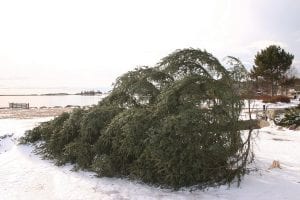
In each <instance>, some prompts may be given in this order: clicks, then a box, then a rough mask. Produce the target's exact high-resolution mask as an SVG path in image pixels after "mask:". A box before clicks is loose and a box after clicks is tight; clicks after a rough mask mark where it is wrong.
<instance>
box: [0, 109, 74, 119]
mask: <svg viewBox="0 0 300 200" xmlns="http://www.w3.org/2000/svg"><path fill="white" fill-rule="evenodd" d="M72 110H73V108H61V107H60V108H31V109H0V119H8V118H16V119H31V118H37V117H55V116H58V115H60V114H61V113H63V112H71V111H72Z"/></svg>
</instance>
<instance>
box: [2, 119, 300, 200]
mask: <svg viewBox="0 0 300 200" xmlns="http://www.w3.org/2000/svg"><path fill="white" fill-rule="evenodd" d="M50 119H52V117H46V118H45V117H43V118H41V117H40V118H32V119H11V118H8V119H0V136H3V135H7V134H9V135H10V134H13V135H12V136H9V137H5V138H3V139H0V193H1V197H0V199H3V200H14V199H28V200H29V199H47V200H48V199H70V200H75V199H77V200H79V199H143V200H144V199H204V200H206V199H207V200H213V199H228V200H231V199H246V200H247V199H249V200H250V199H251V200H252V199H256V200H261V199H272V200H277V199H278V200H279V199H296V198H297V197H298V196H299V195H300V190H299V188H300V131H292V130H288V129H286V128H280V127H277V126H275V125H274V124H272V123H271V125H270V126H268V127H265V128H262V129H260V130H259V132H258V133H257V134H254V135H255V136H254V137H255V138H254V140H253V141H254V143H253V145H254V146H253V147H254V153H255V161H254V163H252V164H251V165H250V168H251V169H256V170H254V171H252V172H251V173H250V174H248V175H245V176H244V177H243V179H242V182H241V185H240V187H237V185H236V184H232V185H231V187H230V188H228V186H227V185H224V186H221V187H218V188H208V189H207V190H205V191H202V190H193V191H190V190H191V188H183V189H181V190H179V191H172V190H169V189H161V188H157V187H153V186H149V185H146V184H143V183H138V182H136V181H129V180H126V179H118V178H97V177H95V176H94V175H95V174H94V173H91V172H83V171H79V172H74V171H72V166H71V165H67V166H62V167H58V166H55V165H54V164H53V162H52V161H49V160H42V159H41V157H40V156H38V155H35V154H34V153H33V151H34V148H33V147H32V146H26V145H18V144H17V143H18V142H17V139H18V138H20V137H21V136H22V135H23V134H24V132H25V131H26V130H28V129H31V128H33V127H34V126H37V125H38V124H39V123H41V122H43V121H48V120H50ZM274 160H279V162H280V165H281V169H277V168H275V169H269V167H270V165H271V164H272V162H273V161H274Z"/></svg>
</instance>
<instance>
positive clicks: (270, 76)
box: [251, 45, 294, 96]
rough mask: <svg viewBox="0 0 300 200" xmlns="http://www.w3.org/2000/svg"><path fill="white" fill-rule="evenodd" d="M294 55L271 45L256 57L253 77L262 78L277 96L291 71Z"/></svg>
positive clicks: (252, 71) (252, 72)
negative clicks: (281, 83)
mask: <svg viewBox="0 0 300 200" xmlns="http://www.w3.org/2000/svg"><path fill="white" fill-rule="evenodd" d="M293 59H294V55H292V54H290V53H288V52H286V51H285V50H284V49H282V48H281V47H279V46H275V45H271V46H269V47H267V48H266V49H263V50H261V51H260V52H258V53H257V54H256V56H255V59H254V62H255V65H256V66H254V67H253V69H252V70H251V75H252V77H255V78H257V77H262V78H263V79H264V80H265V81H266V82H267V83H268V84H269V85H270V87H271V94H272V96H274V94H276V92H277V89H278V86H279V84H280V82H281V81H282V79H283V78H284V77H285V74H286V73H287V71H288V70H289V69H290V67H291V65H292V62H293Z"/></svg>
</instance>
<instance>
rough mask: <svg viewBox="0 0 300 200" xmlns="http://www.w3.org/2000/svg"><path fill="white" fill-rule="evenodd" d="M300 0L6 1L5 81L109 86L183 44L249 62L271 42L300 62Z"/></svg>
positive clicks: (0, 46) (1, 27)
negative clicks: (136, 68)
mask: <svg viewBox="0 0 300 200" xmlns="http://www.w3.org/2000/svg"><path fill="white" fill-rule="evenodd" d="M299 10H300V1H298V0H181V1H179V0H147V1H146V0H106V1H104V0H103V1H100V0H98V1H88V0H84V1H76V0H70V1H64V0H51V1H43V0H35V1H34V0H27V1H24V0H19V1H17V0H9V1H8V0H2V1H0V69H1V73H0V88H1V87H2V88H3V87H33V88H34V87H99V88H109V87H110V86H111V83H112V82H113V81H114V80H115V78H116V77H118V76H119V75H121V74H122V73H124V72H126V71H128V70H130V69H133V68H135V67H136V66H141V65H149V66H153V65H154V64H155V63H157V62H158V61H159V59H161V58H162V57H164V56H166V55H167V54H169V53H171V52H172V51H174V50H176V49H180V48H187V47H194V48H200V49H206V50H207V51H208V52H210V53H212V54H213V55H215V56H216V57H217V58H218V59H219V60H222V59H223V58H224V57H225V56H227V55H231V56H235V57H238V58H240V59H241V60H242V62H243V63H245V64H246V65H247V66H249V67H251V66H252V65H253V59H254V55H255V54H256V52H257V51H258V50H260V49H262V48H265V47H266V46H268V45H270V44H278V45H281V46H282V47H283V48H284V49H285V50H287V51H289V52H290V53H293V54H294V55H295V60H294V66H295V67H296V68H299V67H300V55H299V51H300V45H299V44H300V17H298V12H299Z"/></svg>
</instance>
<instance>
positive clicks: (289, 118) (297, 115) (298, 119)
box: [275, 105, 300, 128]
mask: <svg viewBox="0 0 300 200" xmlns="http://www.w3.org/2000/svg"><path fill="white" fill-rule="evenodd" d="M275 123H276V124H277V125H279V126H285V127H290V126H295V127H294V128H296V127H298V126H299V125H300V105H298V106H297V107H295V108H288V109H286V111H285V114H284V117H283V118H281V119H279V120H275Z"/></svg>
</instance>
